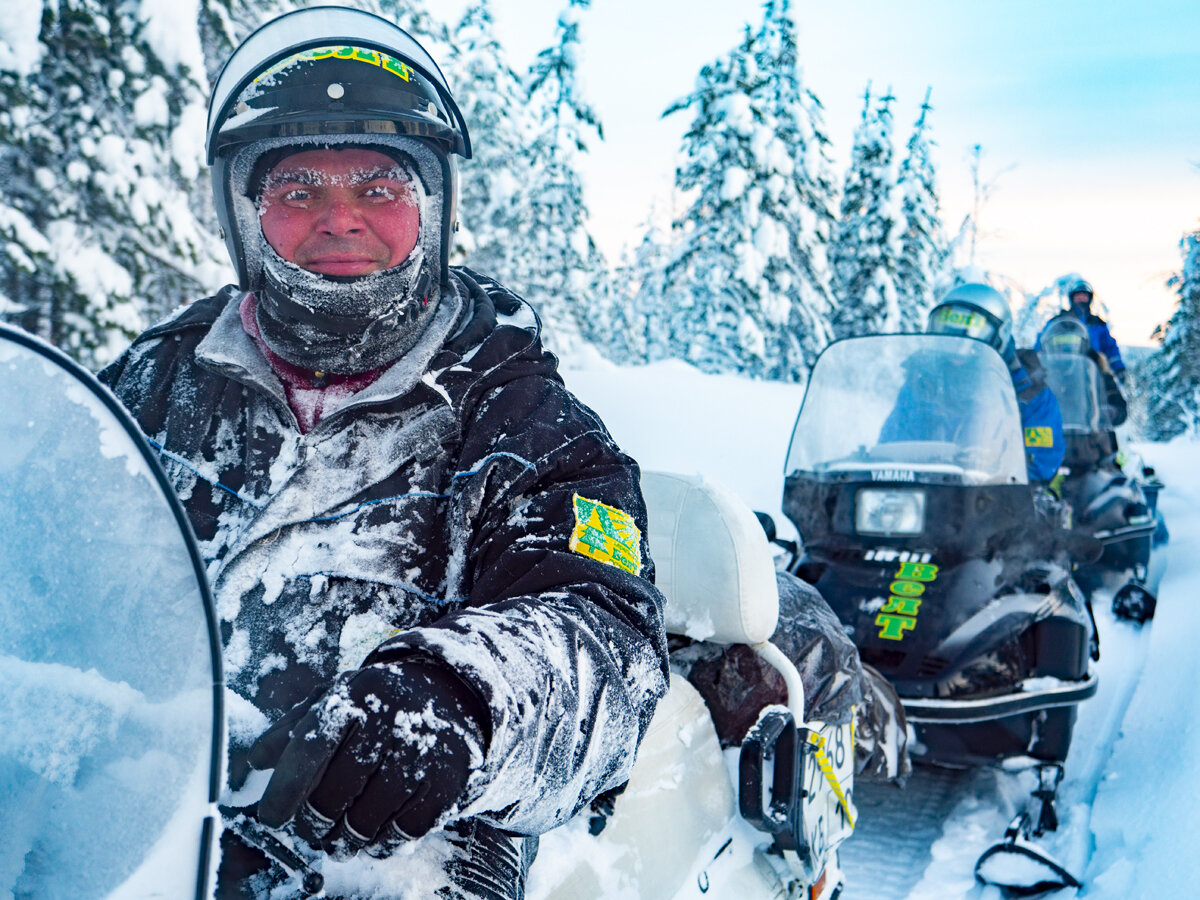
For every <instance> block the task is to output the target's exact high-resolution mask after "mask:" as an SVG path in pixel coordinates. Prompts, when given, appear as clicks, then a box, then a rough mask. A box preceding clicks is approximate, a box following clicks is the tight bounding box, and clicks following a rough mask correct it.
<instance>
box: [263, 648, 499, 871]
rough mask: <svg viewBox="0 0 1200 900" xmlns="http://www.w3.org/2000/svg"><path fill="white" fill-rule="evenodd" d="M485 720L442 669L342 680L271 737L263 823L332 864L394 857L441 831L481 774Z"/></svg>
mask: <svg viewBox="0 0 1200 900" xmlns="http://www.w3.org/2000/svg"><path fill="white" fill-rule="evenodd" d="M486 722H487V718H486V711H485V709H484V707H483V704H482V703H481V702H480V700H479V698H478V697H477V696H476V695H475V693H474V692H473V691H472V690H471V689H470V688H469V687H468V686H467V685H466V683H465V682H464V681H463V680H462V679H461V678H459V676H458V675H456V674H455V673H454V672H453V671H452V670H450V669H449V668H448V667H447V666H445V665H444V664H442V663H439V662H436V661H433V660H428V659H425V658H411V659H406V660H403V661H400V662H396V663H385V664H378V665H372V666H367V667H366V668H362V669H358V670H356V671H352V672H343V673H342V674H341V675H339V676H338V678H337V680H336V681H335V682H334V685H333V687H332V688H330V690H329V691H327V692H326V693H325V694H324V695H323V696H318V697H315V698H313V699H310V700H308V701H305V702H304V703H301V704H300V705H299V706H297V707H295V708H294V709H293V710H291V712H289V713H288V714H287V715H285V716H284V717H283V718H282V719H280V720H279V721H278V722H276V723H275V724H274V725H273V726H272V727H271V728H270V729H268V730H267V731H266V732H265V733H264V734H263V735H262V736H261V737H260V738H259V739H258V741H257V742H256V743H255V744H254V746H253V747H252V748H251V749H250V765H252V766H253V767H254V768H256V769H271V768H273V769H274V770H275V772H274V774H273V775H272V776H271V780H270V783H269V784H268V785H267V789H266V792H265V793H264V794H263V797H262V799H261V800H260V801H259V803H258V818H259V820H260V821H261V822H263V824H265V825H268V826H270V827H272V828H279V827H281V826H282V825H284V824H285V823H286V822H288V821H290V820H294V825H293V829H294V831H295V833H296V835H297V836H298V837H300V838H302V839H303V840H305V841H307V842H308V843H309V844H311V845H313V846H314V847H319V848H321V849H323V850H325V851H326V852H328V853H331V854H335V855H342V854H352V853H356V852H357V851H358V850H360V849H362V848H364V847H365V848H366V849H367V852H368V853H372V852H376V851H377V852H380V853H384V852H387V849H388V848H389V847H391V846H392V845H394V844H395V842H397V841H399V840H409V839H412V838H417V837H420V836H421V835H423V834H425V833H426V832H428V831H430V830H431V829H432V828H434V827H435V826H437V825H439V824H441V823H442V822H444V821H445V820H446V819H447V817H448V816H449V815H450V814H452V813H453V812H454V811H455V809H456V807H457V804H458V801H459V800H460V799H461V798H462V795H463V791H464V789H465V788H466V784H467V778H468V777H469V775H470V773H471V771H472V770H473V769H475V768H476V767H478V766H480V765H482V763H483V754H484V751H485V749H486V748H485V743H486V734H485V730H484V729H485V723H486Z"/></svg>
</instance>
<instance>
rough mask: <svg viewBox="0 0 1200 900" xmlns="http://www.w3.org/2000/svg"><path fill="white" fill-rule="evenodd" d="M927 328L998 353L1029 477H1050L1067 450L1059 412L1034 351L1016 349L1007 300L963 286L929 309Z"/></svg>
mask: <svg viewBox="0 0 1200 900" xmlns="http://www.w3.org/2000/svg"><path fill="white" fill-rule="evenodd" d="M926 331H927V332H929V333H932V334H957V335H962V336H964V337H970V338H975V339H976V340H980V341H983V342H984V343H986V344H989V345H990V346H992V347H993V348H995V349H996V350H998V351H999V352H1000V355H1001V356H1003V357H1004V362H1005V363H1006V364H1007V365H1008V372H1009V375H1010V376H1011V377H1012V382H1013V387H1014V388H1016V391H1017V404H1018V406H1019V407H1020V411H1021V427H1022V429H1023V431H1024V436H1025V464H1026V469H1027V471H1028V474H1029V480H1030V481H1031V482H1034V483H1040V484H1048V483H1049V482H1050V481H1051V480H1053V478H1054V476H1055V475H1056V474H1057V473H1058V467H1059V466H1060V465H1061V464H1062V460H1063V454H1064V453H1065V443H1064V441H1063V428H1062V411H1061V410H1060V409H1059V406H1058V400H1057V399H1056V398H1055V396H1054V394H1053V392H1052V391H1051V390H1050V388H1048V387H1047V386H1046V382H1045V379H1044V377H1043V375H1042V366H1041V363H1040V362H1039V361H1038V358H1037V354H1036V353H1035V352H1033V351H1031V350H1022V351H1019V352H1018V350H1017V348H1016V344H1015V343H1014V341H1013V336H1012V311H1011V310H1010V309H1009V308H1008V301H1006V300H1005V299H1004V297H1003V296H1002V295H1001V294H1000V292H999V291H997V290H995V289H994V288H991V287H989V286H988V285H986V284H961V285H959V286H958V287H956V288H954V289H953V290H952V291H950V292H949V293H948V294H946V296H945V297H943V298H942V299H941V302H940V303H938V305H937V306H935V307H934V308H933V311H932V312H930V314H929V324H928V326H927V327H926Z"/></svg>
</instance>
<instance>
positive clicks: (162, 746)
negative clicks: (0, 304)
mask: <svg viewBox="0 0 1200 900" xmlns="http://www.w3.org/2000/svg"><path fill="white" fill-rule="evenodd" d="M23 340H26V341H27V340H28V339H27V338H26V339H23ZM110 401H111V398H109V400H106V399H105V395H104V394H103V393H102V392H101V389H100V387H99V385H98V384H95V383H94V382H93V381H92V380H91V379H90V378H88V377H87V376H86V373H82V372H74V371H72V370H70V369H69V368H66V367H64V366H63V365H61V364H60V362H59V361H57V360H56V359H55V358H54V357H53V356H52V355H47V354H46V353H45V352H43V351H41V350H39V349H38V347H37V346H36V345H32V344H27V343H22V342H21V340H20V335H15V336H14V334H13V333H12V332H11V331H6V330H4V329H0V529H2V530H3V535H4V537H3V540H0V578H2V579H3V588H2V589H0V682H2V683H3V691H0V898H3V897H29V898H34V897H36V898H39V900H59V898H63V900H65V898H70V900H92V898H95V900H102V898H107V900H130V898H145V897H163V898H171V900H179V898H193V897H195V896H196V894H197V885H198V884H201V883H202V882H200V881H199V880H198V877H199V874H200V872H201V871H203V869H202V866H203V864H204V856H205V853H206V852H207V849H208V848H207V847H206V843H207V841H206V838H205V834H204V830H203V829H204V822H205V818H206V817H207V816H209V815H211V813H212V812H213V811H214V810H213V807H212V806H211V804H210V799H212V798H211V789H212V787H213V777H214V763H216V762H218V761H219V758H216V757H217V755H218V754H219V753H220V750H219V746H220V745H219V743H218V739H219V735H220V732H219V730H217V726H218V714H219V709H218V707H217V703H218V699H219V697H218V696H217V695H216V694H215V693H214V682H215V681H216V680H217V679H218V671H219V670H218V660H217V659H216V658H214V655H213V649H214V637H213V632H212V625H213V619H212V618H211V617H210V616H209V615H208V613H209V612H210V610H209V609H207V602H208V601H207V595H206V593H205V591H206V588H205V587H204V586H203V585H202V583H201V578H202V575H201V573H200V572H198V570H197V567H196V563H197V562H198V559H197V558H195V557H194V556H193V555H192V551H191V547H190V545H189V539H188V537H187V535H186V534H185V532H184V531H183V529H182V527H181V524H180V520H179V519H178V517H177V516H176V514H175V510H174V508H173V507H172V504H171V502H170V499H169V498H168V496H167V495H166V494H165V492H164V487H163V484H162V483H160V482H159V480H158V479H157V477H156V474H155V470H154V468H153V464H152V462H150V461H149V460H148V459H147V456H146V454H145V453H144V452H143V448H144V440H143V439H142V438H140V437H135V436H134V435H133V434H131V433H130V431H129V430H128V429H129V428H130V427H131V426H130V425H129V424H128V422H127V420H126V419H123V418H121V417H120V416H118V415H117V414H115V413H114V411H113V409H112V408H110V406H109V405H108V404H109V402H110ZM111 402H113V403H114V405H115V401H111Z"/></svg>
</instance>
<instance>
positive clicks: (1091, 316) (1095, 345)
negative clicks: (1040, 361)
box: [1034, 280, 1125, 377]
mask: <svg viewBox="0 0 1200 900" xmlns="http://www.w3.org/2000/svg"><path fill="white" fill-rule="evenodd" d="M1095 296H1096V292H1095V290H1093V289H1092V285H1091V283H1090V282H1087V281H1083V280H1080V281H1076V282H1075V283H1074V284H1072V285H1071V287H1070V288H1068V289H1067V302H1068V306H1067V308H1066V309H1065V310H1063V314H1064V315H1067V314H1069V315H1072V316H1074V317H1075V318H1076V319H1078V320H1079V321H1080V322H1082V323H1083V324H1084V325H1085V326H1086V327H1087V330H1088V340H1090V341H1091V344H1092V349H1093V350H1095V351H1096V352H1097V353H1100V354H1102V355H1103V356H1104V358H1105V359H1106V360H1108V367H1109V368H1110V369H1111V370H1112V374H1113V375H1116V376H1117V377H1121V374H1122V373H1123V372H1124V371H1125V360H1123V359H1121V348H1120V347H1119V346H1117V341H1116V338H1114V337H1113V336H1112V334H1111V333H1110V332H1109V330H1108V323H1107V322H1106V321H1104V320H1103V319H1102V318H1100V317H1099V316H1098V315H1096V314H1095V313H1094V312H1092V300H1093V299H1094V298H1095ZM1044 336H1045V329H1043V330H1042V334H1039V335H1038V339H1037V343H1035V344H1034V347H1036V348H1037V349H1039V350H1040V349H1041V346H1042V338H1043V337H1044Z"/></svg>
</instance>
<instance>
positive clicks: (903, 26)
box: [440, 0, 1200, 344]
mask: <svg viewBox="0 0 1200 900" xmlns="http://www.w3.org/2000/svg"><path fill="white" fill-rule="evenodd" d="M461 3H462V0H451V2H449V3H445V4H444V5H443V6H442V7H440V8H441V9H442V10H443V11H444V13H445V14H446V15H453V14H456V12H457V10H458V9H460V8H461ZM493 3H494V10H495V15H496V19H497V26H498V29H499V32H500V37H501V40H502V41H503V42H504V44H505V46H506V47H507V48H508V49H509V52H510V54H511V55H512V57H513V62H514V63H515V64H516V65H520V66H524V65H526V64H527V63H528V61H529V60H530V59H531V58H532V56H533V54H534V53H536V52H537V50H538V49H540V48H541V47H542V46H544V45H545V44H546V43H548V42H549V41H550V40H551V38H552V36H553V31H554V22H555V17H556V16H557V13H558V11H559V10H560V9H561V8H562V7H563V6H564V5H565V3H564V2H563V0H493ZM793 15H794V17H795V19H796V21H797V25H798V28H799V41H800V51H801V63H802V65H803V66H804V73H805V79H806V82H807V83H808V85H809V87H811V88H812V89H813V90H814V91H815V92H816V94H817V96H818V97H819V98H820V100H821V102H822V103H823V104H824V105H825V108H826V125H827V130H828V132H829V135H830V137H831V138H832V140H833V143H834V153H835V157H836V160H837V171H838V174H839V177H840V175H841V173H842V171H843V170H844V167H845V163H846V160H847V158H848V153H849V149H850V142H851V138H852V133H853V129H854V125H855V123H856V121H857V118H858V115H859V112H860V109H861V96H862V91H863V88H864V87H865V85H866V83H867V81H868V80H870V81H872V82H873V83H874V85H875V87H876V88H877V89H882V88H886V87H888V86H891V88H892V93H893V94H894V96H895V97H896V98H897V102H896V104H895V105H894V107H893V111H894V115H895V121H896V126H897V135H898V139H899V143H903V141H904V140H906V139H907V136H908V131H909V129H910V127H911V124H912V121H913V120H914V118H915V116H916V114H917V108H918V106H919V105H920V102H921V98H922V96H923V95H924V92H925V87H926V86H927V85H932V87H933V99H932V104H933V107H934V112H933V113H932V116H931V121H932V125H933V136H934V138H935V140H936V141H937V142H938V145H939V147H938V150H937V156H936V159H937V161H938V163H939V166H940V178H941V183H940V188H941V193H942V200H943V213H944V217H945V219H946V221H947V223H948V224H950V225H951V226H952V227H956V226H957V224H958V222H960V221H961V219H962V216H963V215H964V214H965V213H966V211H967V209H968V208H969V205H970V201H971V185H970V175H969V171H968V167H967V163H966V156H967V152H968V150H969V148H970V147H971V146H972V145H973V144H976V143H979V144H981V145H982V146H983V149H984V166H983V171H984V174H985V176H996V180H995V189H994V192H993V194H992V198H991V200H990V201H989V203H988V206H987V207H986V209H985V210H984V213H983V215H982V216H981V226H982V228H983V230H984V232H985V234H984V236H983V237H982V240H981V243H980V246H979V253H980V260H979V261H980V262H981V263H982V264H983V265H985V266H987V267H988V268H990V269H993V270H996V271H999V272H1003V273H1005V274H1006V275H1007V276H1009V277H1010V278H1012V279H1013V280H1015V281H1016V282H1017V283H1019V284H1020V285H1022V286H1023V287H1024V288H1026V289H1028V290H1038V289H1040V288H1041V287H1043V286H1044V285H1045V284H1048V283H1049V282H1050V281H1052V280H1053V279H1054V278H1055V277H1057V276H1058V275H1061V274H1064V273H1066V272H1071V271H1078V272H1080V273H1082V274H1083V275H1084V276H1085V277H1087V278H1089V279H1090V280H1091V281H1092V282H1093V283H1094V284H1095V285H1096V289H1097V294H1098V296H1099V298H1100V299H1102V300H1104V301H1105V302H1106V303H1107V305H1108V307H1109V309H1110V311H1111V318H1112V322H1113V327H1114V331H1115V333H1116V334H1117V337H1118V339H1119V340H1122V341H1124V342H1126V343H1134V344H1139V343H1146V342H1147V339H1148V336H1149V333H1150V331H1151V329H1152V328H1153V326H1154V324H1155V323H1156V322H1159V321H1161V320H1163V319H1164V318H1166V317H1167V316H1168V315H1169V314H1170V309H1171V300H1172V298H1171V295H1170V294H1169V293H1168V292H1167V289H1166V288H1165V287H1164V286H1163V281H1164V280H1165V278H1166V277H1167V276H1168V275H1169V274H1170V272H1171V271H1172V270H1174V269H1177V268H1178V266H1179V262H1180V260H1179V251H1178V243H1179V239H1180V238H1181V237H1182V236H1183V233H1184V232H1185V231H1186V230H1188V229H1191V228H1194V227H1196V225H1197V218H1198V217H1200V169H1197V167H1196V164H1197V163H1200V49H1198V48H1200V0H1147V2H1144V3H1138V4H1135V3H1132V2H1128V3H1126V2H1113V0H1092V2H1083V0H1049V2H1048V0H1040V2H1034V0H1005V2H991V0H908V2H900V3H898V2H895V0H891V2H887V0H860V2H846V3H836V4H835V3H831V2H815V0H798V2H797V0H794V5H793ZM760 18H761V6H760V4H759V3H757V2H753V0H725V2H723V3H720V4H711V5H710V4H699V3H696V2H694V0H593V5H592V9H591V10H590V11H589V12H588V13H587V14H586V15H585V16H584V19H583V21H582V25H581V32H582V35H583V42H584V43H583V51H584V58H583V62H582V75H583V80H584V84H585V88H586V95H587V97H588V98H589V99H590V100H591V102H592V103H593V105H594V106H595V107H596V109H597V111H598V112H599V114H600V117H601V119H602V121H603V123H604V128H605V136H606V140H605V141H604V142H603V143H600V142H597V143H596V144H595V146H594V147H593V151H592V154H591V158H590V159H589V160H588V162H587V164H586V169H585V176H586V177H587V179H588V191H589V201H590V204H591V208H592V216H593V223H592V224H593V231H594V233H595V235H596V238H597V240H598V241H599V242H600V243H601V246H602V247H603V248H604V249H605V250H606V251H607V252H608V253H609V254H610V256H615V255H616V254H617V253H619V251H620V249H621V247H622V246H623V245H624V244H626V243H629V242H633V241H636V240H637V239H638V237H639V236H640V228H639V225H640V223H641V222H642V221H643V220H644V219H645V217H646V214H647V210H648V209H649V206H650V203H651V201H652V200H653V199H654V198H658V201H659V203H660V204H665V203H666V201H667V198H668V196H669V186H670V182H671V176H672V172H673V169H674V164H675V157H676V153H677V152H678V149H679V143H680V137H681V135H682V134H683V131H684V130H685V128H686V126H687V124H688V122H687V118H686V115H676V116H672V117H671V118H669V119H667V120H662V119H661V118H660V115H661V112H662V110H663V109H665V108H666V107H667V106H668V105H669V104H670V103H671V102H672V101H673V100H675V99H676V98H678V97H680V96H682V95H683V94H686V93H687V92H688V90H689V89H690V87H691V85H692V82H693V80H694V78H695V75H696V73H697V71H698V70H699V68H700V66H702V65H703V64H704V63H706V62H708V61H709V60H711V59H712V58H714V57H715V56H716V55H718V54H720V53H723V52H725V51H727V50H728V49H729V48H730V47H731V46H732V45H733V44H734V43H735V42H736V41H737V40H738V37H739V35H740V33H741V28H742V25H743V24H744V23H745V22H747V21H753V22H754V23H755V24H757V22H758V21H759V20H760Z"/></svg>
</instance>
